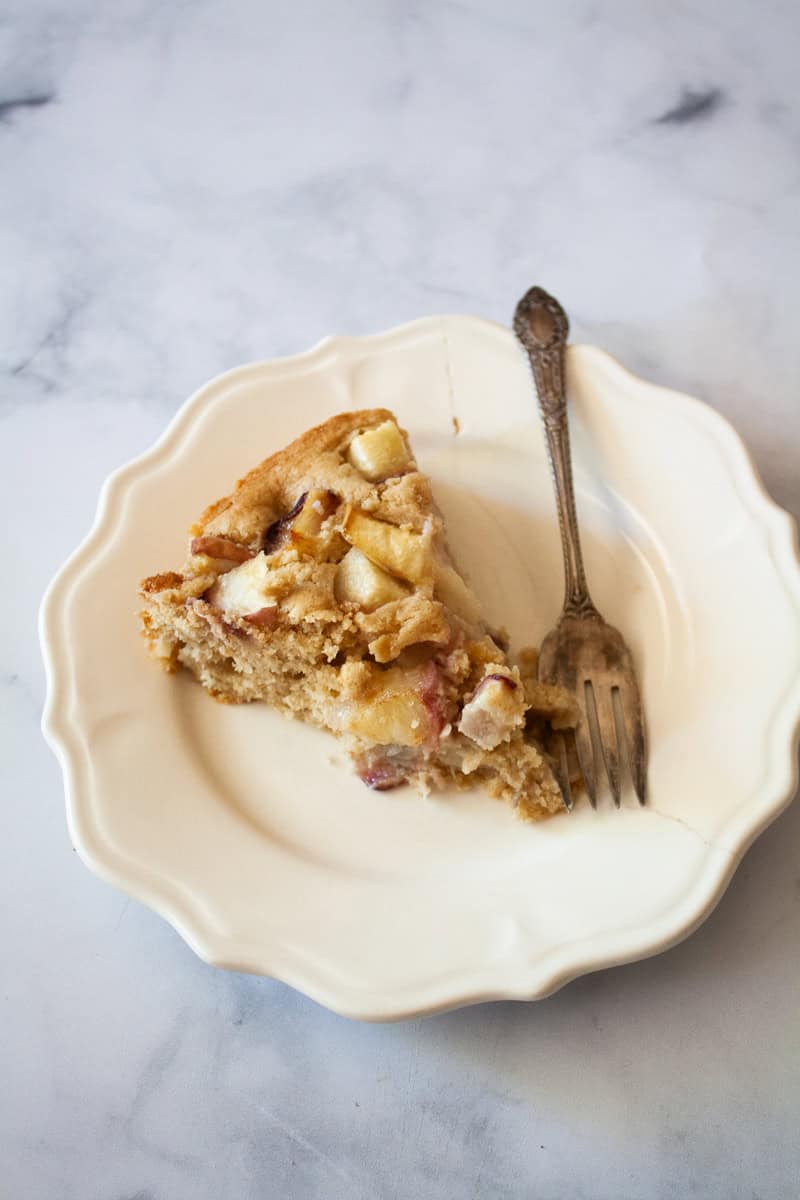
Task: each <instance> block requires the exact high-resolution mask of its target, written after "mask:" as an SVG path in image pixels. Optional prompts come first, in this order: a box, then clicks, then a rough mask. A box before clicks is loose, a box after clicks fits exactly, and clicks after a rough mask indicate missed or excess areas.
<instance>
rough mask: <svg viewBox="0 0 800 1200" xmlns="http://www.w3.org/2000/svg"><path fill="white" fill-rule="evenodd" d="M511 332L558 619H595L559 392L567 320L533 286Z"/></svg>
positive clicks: (563, 405)
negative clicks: (536, 452) (547, 483)
mask: <svg viewBox="0 0 800 1200" xmlns="http://www.w3.org/2000/svg"><path fill="white" fill-rule="evenodd" d="M514 332H515V334H516V335H517V337H518V339H519V341H520V342H521V343H522V345H523V346H524V348H525V350H526V351H527V354H528V358H529V359H530V364H531V370H532V371H533V378H534V381H535V383H536V393H537V395H538V397H539V407H540V408H541V410H542V416H543V418H544V428H545V436H546V438H547V451H548V454H549V457H550V468H551V470H552V473H553V483H554V485H555V491H556V504H557V506H558V524H559V529H560V530H561V549H562V552H563V555H564V611H563V616H565V617H590V616H592V615H597V610H596V609H595V606H594V604H593V603H592V599H591V596H590V595H589V589H588V587H587V586H586V574H585V572H584V569H583V554H582V553H581V540H580V535H579V533H578V517H577V513H576V511H575V489H574V486H573V482H572V461H571V458H570V448H569V426H568V424H567V397H566V392H565V390H564V348H565V346H566V342H567V335H568V334H569V321H568V320H567V314H566V313H565V312H564V310H563V308H562V307H561V305H560V304H559V303H558V301H557V300H554V299H553V297H552V296H549V295H548V294H547V292H545V291H544V290H543V289H542V288H539V287H534V288H531V289H530V291H529V292H526V293H525V295H524V296H523V297H522V299H521V300H520V302H519V304H518V305H517V310H516V312H515V314H514Z"/></svg>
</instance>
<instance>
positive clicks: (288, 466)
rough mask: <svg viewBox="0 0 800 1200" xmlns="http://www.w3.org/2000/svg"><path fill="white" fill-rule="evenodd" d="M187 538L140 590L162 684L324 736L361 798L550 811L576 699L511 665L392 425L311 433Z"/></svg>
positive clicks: (347, 418)
mask: <svg viewBox="0 0 800 1200" xmlns="http://www.w3.org/2000/svg"><path fill="white" fill-rule="evenodd" d="M191 534H192V540H191V543H190V546H189V556H188V558H187V560H186V562H185V563H184V565H183V567H182V568H181V570H180V572H177V571H168V572H166V573H164V574H160V575H153V576H151V577H150V578H148V579H145V580H144V581H143V582H142V585H141V597H142V599H143V601H144V609H143V611H142V614H141V620H142V627H143V632H144V635H145V637H146V638H147V640H148V642H149V645H150V649H151V651H152V653H153V654H154V655H155V657H156V658H157V659H158V660H159V662H160V663H161V664H162V666H163V667H165V668H166V669H167V670H168V671H173V670H175V669H176V668H177V667H178V666H183V667H186V668H187V669H188V670H190V671H191V672H192V673H193V674H194V675H195V676H196V677H197V679H198V680H199V681H200V682H201V683H202V684H203V686H204V687H205V688H206V689H207V690H208V691H209V692H210V693H211V695H212V696H214V697H215V698H216V699H217V700H223V701H225V702H228V703H241V702H245V701H250V700H265V701H266V702H267V703H268V704H271V705H272V706H273V707H275V708H279V709H281V710H282V711H283V712H285V713H288V714H290V715H291V716H294V717H299V718H300V719H301V720H304V721H309V722H311V723H312V724H314V725H319V726H321V727H322V728H324V729H327V730H330V731H331V732H332V733H334V734H336V735H337V736H339V737H340V738H342V739H344V741H345V742H346V744H347V747H348V750H349V752H350V755H351V757H352V759H353V762H354V764H355V769H356V771H357V773H358V774H359V776H360V777H361V779H363V781H364V782H365V783H366V784H368V785H369V786H370V787H372V788H376V789H379V790H383V789H387V788H392V787H395V786H397V785H398V784H402V783H411V784H414V785H416V786H418V787H421V788H423V789H428V788H430V787H435V786H437V785H444V784H452V783H456V784H458V785H459V786H465V785H469V784H473V783H481V784H483V785H485V787H486V788H487V790H488V791H489V792H490V793H491V794H492V795H496V796H501V797H503V798H505V799H507V800H509V801H510V802H511V803H512V804H513V805H515V806H516V808H517V810H518V812H519V813H520V814H521V815H522V816H525V817H529V818H530V817H540V816H545V815H547V814H548V813H552V812H555V811H557V810H559V809H560V808H561V806H562V800H561V794H560V791H559V788H558V786H557V784H556V781H555V779H554V776H553V773H552V771H551V768H550V764H549V761H548V758H547V755H546V753H545V752H544V749H543V741H544V739H546V737H547V732H548V724H549V723H550V722H552V723H553V724H554V725H559V724H562V725H563V724H568V723H569V722H570V719H571V711H570V702H569V700H568V699H567V698H566V697H565V696H563V695H562V694H561V693H559V692H558V691H557V690H555V689H552V688H543V687H541V686H540V685H537V684H535V683H534V682H532V679H531V677H530V673H529V675H528V677H523V676H521V675H520V671H519V669H518V668H517V667H516V666H512V665H511V664H510V663H509V661H508V658H507V657H506V652H505V651H506V646H505V641H504V638H503V637H502V636H501V635H500V634H498V633H497V632H494V631H492V630H491V629H490V628H489V626H488V625H487V624H486V622H485V620H484V618H483V616H482V613H481V607H480V604H479V602H478V599H477V597H476V596H475V594H474V592H473V591H472V589H471V588H470V586H469V585H468V584H467V583H466V582H465V580H464V578H463V577H462V575H460V574H459V572H458V569H457V568H456V566H455V564H454V562H453V558H452V556H451V554H450V551H449V549H448V546H447V540H446V536H445V530H444V524H443V521H442V516H441V513H440V512H439V510H438V509H437V507H436V503H435V501H434V499H433V496H432V494H431V487H430V483H429V482H428V479H427V478H426V477H425V475H423V474H422V473H421V472H420V471H419V469H418V468H417V466H416V463H415V462H414V458H413V455H412V453H411V448H410V446H409V442H408V438H407V435H406V434H405V432H404V431H403V430H401V429H400V428H399V426H398V424H397V422H396V420H395V418H394V416H393V415H392V413H390V412H388V411H387V410H385V409H373V410H369V411H365V412H354V413H343V414H341V415H340V416H336V417H331V419H330V420H329V421H326V422H325V424H324V425H320V426H318V427H317V428H316V429H311V430H309V431H308V432H307V433H305V434H303V436H302V437H300V438H298V439H297V441H295V442H293V443H292V444H291V445H290V446H288V447H287V448H286V449H285V450H282V451H280V452H279V453H277V454H274V455H273V456H272V457H271V458H268V459H266V461H265V462H263V463H261V465H260V466H258V467H256V468H255V469H254V470H253V471H251V472H250V473H249V475H246V476H245V477H244V479H242V480H240V481H239V483H238V484H237V486H236V489H235V490H234V491H233V492H232V493H231V495H230V496H226V497H225V498H224V499H222V500H218V501H217V502H216V504H212V505H211V507H210V508H208V509H207V510H206V512H205V513H204V514H203V516H202V517H201V518H200V520H199V521H198V523H197V524H196V525H195V526H193V528H192V530H191Z"/></svg>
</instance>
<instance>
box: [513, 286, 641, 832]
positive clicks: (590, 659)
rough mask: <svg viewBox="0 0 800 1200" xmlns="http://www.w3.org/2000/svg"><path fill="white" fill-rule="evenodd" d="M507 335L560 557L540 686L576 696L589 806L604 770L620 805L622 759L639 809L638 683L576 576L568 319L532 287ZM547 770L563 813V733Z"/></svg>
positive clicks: (568, 796)
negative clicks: (523, 377)
mask: <svg viewBox="0 0 800 1200" xmlns="http://www.w3.org/2000/svg"><path fill="white" fill-rule="evenodd" d="M514 333H515V334H516V335H517V338H518V339H519V341H520V342H521V343H522V346H523V348H524V349H525V350H526V352H527V354H528V358H529V359H530V364H531V369H532V370H533V378H534V381H535V383H536V391H537V393H538V396H539V407H540V409H541V413H542V418H543V420H544V429H545V436H546V438H547V450H548V454H549V456H550V466H551V468H552V472H553V482H554V484H555V492H556V503H557V506H558V523H559V527H560V530H561V548H562V550H563V553H564V607H563V610H562V613H561V616H560V618H559V621H558V624H557V625H556V627H555V628H554V629H552V630H551V631H550V633H548V635H547V637H546V638H545V639H544V641H543V643H542V648H541V652H540V656H539V679H540V680H542V681H543V682H546V683H557V684H560V686H561V687H563V688H565V689H566V690H567V691H569V692H571V693H572V695H573V696H574V697H575V699H576V701H577V704H578V709H579V711H580V718H579V721H578V724H577V727H576V729H575V732H574V738H575V750H576V753H577V756H578V762H579V763H580V768H581V774H582V776H583V781H584V785H585V787H586V791H587V793H588V795H589V800H590V801H591V804H592V807H593V808H596V807H597V794H598V778H599V777H600V776H601V775H602V773H603V770H604V769H605V774H606V776H607V777H608V782H609V786H610V788H611V794H612V796H613V797H614V803H615V804H616V806H617V808H619V805H620V796H621V779H622V768H623V759H627V762H628V768H629V771H630V774H631V778H632V781H633V787H634V790H635V792H636V795H637V796H638V798H639V803H640V804H644V802H645V785H646V777H647V746H646V741H645V731H644V717H643V713H642V701H641V696H640V693H639V684H638V682H637V679H636V671H635V669H634V666H633V659H632V658H631V653H630V650H629V649H628V647H627V646H626V644H625V641H624V639H623V637H622V634H621V633H620V632H619V631H618V630H617V629H614V627H613V626H612V625H609V624H608V623H607V622H606V621H604V620H603V618H602V617H601V616H600V613H599V612H598V611H597V609H596V608H595V606H594V604H593V603H592V599H591V597H590V595H589V589H588V587H587V586H586V576H585V573H584V569H583V555H582V554H581V543H580V537H579V535H578V519H577V515H576V511H575V492H574V488H573V484H572V463H571V460H570V449H569V427H568V425H567V398H566V392H565V389H564V348H565V346H566V341H567V335H568V333H569V322H568V320H567V315H566V313H565V312H564V310H563V308H562V307H561V305H560V304H559V303H558V301H557V300H554V299H553V297H552V296H548V294H547V292H545V291H543V290H542V288H538V287H535V288H531V290H530V291H529V292H527V293H526V294H525V295H524V296H523V297H522V299H521V300H520V302H519V304H518V305H517V308H516V312H515V313H514ZM554 759H555V762H554V769H555V775H556V779H557V780H558V785H559V787H560V788H561V795H562V796H563V799H564V805H565V807H566V808H567V809H569V810H571V809H572V803H573V800H572V789H571V787H570V778H569V776H570V772H569V757H568V748H567V742H566V740H565V737H564V735H563V734H556V735H555V741H554Z"/></svg>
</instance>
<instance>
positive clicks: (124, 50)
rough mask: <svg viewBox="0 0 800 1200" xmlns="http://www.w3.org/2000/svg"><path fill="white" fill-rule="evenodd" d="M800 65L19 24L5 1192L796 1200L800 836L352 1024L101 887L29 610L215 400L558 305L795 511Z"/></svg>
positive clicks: (645, 25)
mask: <svg viewBox="0 0 800 1200" xmlns="http://www.w3.org/2000/svg"><path fill="white" fill-rule="evenodd" d="M799 52H800V25H798V20H797V11H796V4H795V3H794V2H793V0H786V2H784V3H779V2H778V0H771V2H769V0H763V2H762V3H759V4H756V3H755V0H752V2H748V0H726V3H724V4H723V3H721V2H720V3H717V2H716V0H698V2H697V3H695V4H693V5H688V4H678V3H670V2H668V0H650V2H648V3H644V4H642V3H635V2H634V0H611V2H610V3H608V4H597V3H592V2H590V0H584V2H578V0H575V2H572V0H570V2H567V3H559V4H556V3H549V4H545V3H530V2H528V3H523V2H522V0H515V2H498V3H496V4H492V3H490V0H444V2H441V3H440V2H438V0H432V2H431V3H429V4H422V3H417V2H416V0H386V2H384V3H380V4H378V3H369V0H352V2H347V3H342V4H338V5H323V4H313V3H310V2H309V0H296V2H295V3H294V4H292V5H279V4H277V3H275V0H271V2H268V3H259V2H258V0H249V2H248V0H232V2H230V3H226V4H224V5H223V4H221V3H216V4H215V3H212V2H210V0H197V2H196V3H192V4H188V3H181V4H178V3H173V4H163V5H159V4H154V3H147V2H146V0H119V2H118V3H115V4H105V3H101V2H100V0H71V2H70V3H69V4H64V3H58V0H27V3H25V4H17V5H12V6H11V9H10V11H7V13H6V15H5V17H4V19H3V22H2V26H0V53H2V62H3V69H2V72H1V73H0V180H2V184H0V213H2V219H1V220H0V242H1V244H2V250H1V251H0V279H2V287H0V379H1V380H2V382H1V383H0V405H1V406H2V407H1V410H0V411H1V419H2V425H1V426H0V428H2V447H3V471H2V475H1V476H0V489H1V490H2V503H3V511H4V512H5V514H6V545H7V549H6V551H5V554H4V557H5V561H6V563H7V564H8V562H9V551H10V555H11V560H10V561H11V568H12V573H11V586H9V587H6V588H5V589H4V590H3V592H2V600H1V601H0V605H1V607H0V613H2V621H1V622H0V645H1V646H2V661H1V668H0V669H1V671H2V679H1V681H0V682H1V683H2V687H1V689H0V699H1V700H2V706H3V719H2V737H3V753H2V756H0V772H1V773H2V779H3V790H2V795H3V808H2V813H3V816H2V822H3V836H2V839H0V895H2V903H1V904H0V928H2V938H3V943H2V944H3V965H2V968H0V1004H1V1005H2V1007H1V1008H0V1013H2V1034H1V1035H0V1080H1V1081H2V1100H0V1162H1V1163H2V1182H0V1193H2V1195H3V1196H4V1197H5V1196H8V1197H9V1198H11V1197H14V1198H17V1197H20V1198H21V1197H25V1200H45V1198H47V1200H51V1198H52V1197H56V1196H57V1197H59V1198H60V1200H123V1198H127V1200H133V1198H134V1197H135V1198H136V1200H168V1198H169V1200H171V1198H183V1197H187V1198H188V1197H191V1198H192V1200H205V1198H208V1200H220V1198H222V1197H231V1198H235V1200H240V1198H247V1197H253V1198H255V1197H258V1198H261V1197H287V1198H292V1200H294V1198H297V1200H316V1198H319V1200H339V1198H341V1200H345V1198H346V1200H356V1198H364V1200H373V1198H375V1200H384V1198H385V1200H401V1198H403V1197H413V1198H414V1200H452V1198H453V1197H462V1196H463V1197H477V1198H480V1200H483V1198H485V1197H520V1198H522V1197H525V1198H526V1200H527V1198H530V1197H536V1198H537V1200H539V1198H541V1200H548V1198H550V1197H554V1198H555V1197H558V1198H559V1200H581V1198H585V1200H606V1198H607V1200H627V1198H630V1200H668V1198H671V1197H685V1196H689V1195H702V1196H703V1197H706V1198H708V1200H717V1198H718V1200H729V1198H730V1197H732V1196H736V1197H739V1196H741V1197H747V1198H748V1200H750V1198H751V1197H752V1198H754V1200H755V1198H758V1200H779V1198H784V1197H785V1198H787V1200H788V1198H789V1197H794V1196H795V1195H796V1184H797V1171H798V1168H799V1167H800V1163H799V1162H798V1143H797V1126H798V1118H800V1081H799V1079H798V1070H797V1064H798V1053H799V1052H800V1040H799V1039H800V1023H798V1010H797V996H798V989H799V988H800V955H798V945H800V874H798V853H797V849H798V844H799V840H800V807H798V806H795V807H794V808H793V809H790V810H789V812H788V813H787V814H786V815H785V816H784V817H783V818H782V819H781V820H780V821H778V823H777V824H776V825H775V826H773V827H772V828H771V829H770V830H769V831H768V832H767V833H766V834H765V835H764V836H763V837H762V838H761V839H760V841H759V842H758V843H757V845H756V846H755V847H754V848H753V849H752V851H751V852H750V853H749V854H748V856H747V858H746V860H745V862H744V864H743V866H742V867H741V869H740V870H739V872H738V874H737V876H736V878H735V880H734V882H733V884H732V885H731V887H730V890H729V892H728V894H727V895H726V896H725V898H724V899H723V901H722V903H721V904H720V906H719V908H718V909H717V911H716V912H715V914H714V915H713V916H712V917H711V918H710V920H709V921H708V922H707V923H706V925H705V926H704V927H703V928H702V929H701V930H700V931H699V932H698V933H696V934H695V935H694V936H693V937H692V938H691V939H690V940H689V941H687V942H686V943H684V944H683V945H682V946H680V947H678V948H677V949H675V950H673V951H671V952H670V953H668V954H665V955H662V956H661V957H660V958H657V959H653V960H650V961H648V962H644V963H640V964H637V965H633V966H628V967H625V968H620V969H617V970H613V971H608V972H605V973H602V974H598V975H596V976H593V977H590V978H586V979H584V980H582V981H579V982H577V983H574V984H572V985H570V986H569V987H568V988H567V989H566V990H564V991H563V992H562V993H561V994H559V995H556V996H554V997H552V998H551V999H549V1000H547V1001H545V1002H542V1003H539V1004H535V1005H524V1004H497V1005H492V1006H481V1007H477V1008H474V1009H471V1010H467V1011H463V1012H460V1013H454V1014H450V1015H447V1016H440V1017H436V1018H432V1019H429V1020H424V1021H416V1022H410V1023H405V1024H400V1025H396V1026H385V1027H381V1026H362V1025H358V1024H356V1023H353V1022H350V1021H347V1020H344V1019H341V1018H338V1017H335V1016H332V1015H330V1014H328V1013H326V1012H325V1011H323V1010H321V1009H319V1008H318V1007H317V1006H316V1005H314V1004H313V1003H312V1002H310V1001H308V1000H306V999H304V998H303V997H302V996H299V995H297V994H295V993H293V992H292V991H290V990H289V989H288V988H286V987H284V986H283V985H281V984H278V983H274V982H271V981H267V980H259V979H253V978H246V977H239V976H236V975H232V974H226V973H223V972H221V971H215V970H212V969H211V968H209V967H206V966H204V965H203V964H202V963H201V962H199V961H198V960H196V959H195V958H194V957H193V955H192V954H191V952H190V951H189V950H188V949H187V948H186V947H185V946H184V945H183V943H182V942H181V941H180V939H179V938H178V936H177V935H176V934H175V933H173V932H172V930H171V929H170V928H169V927H168V926H167V925H166V924H165V923H164V922H162V921H161V920H160V919H159V918H158V917H156V916H155V915H154V914H152V913H150V912H149V911H147V910H145V909H144V908H142V907H140V906H139V905H138V904H136V903H133V902H129V901H128V900H126V899H125V897H123V896H121V895H119V894H118V893H117V892H115V891H114V890H112V889H111V888H110V887H108V886H106V885H104V884H103V883H101V882H99V881H98V880H96V879H95V878H93V877H92V876H91V875H90V874H89V873H88V872H87V871H86V870H85V868H84V867H83V866H82V865H81V864H80V862H79V861H78V859H77V857H76V856H75V855H74V853H73V852H72V850H71V847H70V845H69V840H68V836H67V832H66V828H65V822H64V816H63V799H62V783H61V776H60V772H59V769H58V767H57V765H56V762H55V759H54V758H53V756H52V754H51V753H50V752H49V750H47V749H46V747H45V746H44V744H43V742H42V740H41V736H40V733H39V714H40V710H41V706H42V701H43V692H44V680H43V671H42V666H41V662H40V656H39V650H38V646H37V640H36V628H35V626H36V617H35V613H36V607H37V604H38V600H39V597H40V595H41V592H42V590H43V588H44V586H45V584H46V583H47V581H48V579H49V577H50V576H51V575H52V573H53V572H54V570H55V569H56V567H57V566H58V565H59V564H60V562H61V561H62V560H63V558H64V557H65V556H66V555H67V553H68V552H69V551H70V550H71V549H72V548H73V547H74V545H75V544H76V543H77V541H78V540H79V539H80V538H81V537H82V536H83V534H84V533H85V532H86V530H87V528H88V526H89V524H90V522H91V519H92V515H93V512H94V507H95V502H96V499H97V493H98V489H99V487H100V484H101V482H102V480H103V479H104V477H105V476H106V475H107V474H108V473H109V472H110V471H111V470H112V469H113V468H114V467H116V466H117V465H119V464H120V463H121V462H123V461H125V460H127V459H128V458H130V457H131V456H133V455H134V454H136V453H138V452H139V451H141V450H142V449H143V448H144V447H146V446H147V445H148V444H149V443H150V442H152V441H153V439H154V438H155V437H156V436H157V435H158V434H159V433H160V431H161V430H162V428H163V426H164V424H165V422H166V421H167V419H168V418H169V416H170V415H171V414H172V413H173V412H174V411H175V409H176V408H177V407H178V405H179V404H180V403H181V401H182V400H183V399H184V398H185V396H186V395H187V394H188V393H189V392H191V391H192V390H193V389H194V388H195V387H196V386H197V385H199V384H200V383H201V382H203V381H204V380H205V379H206V378H207V377H209V376H211V375H213V374H215V373H217V372H219V371H222V370H224V369H225V368H228V367H231V366H233V365H235V364H238V363H240V362H242V361H245V360H248V359H252V358H261V357H270V356H273V355H276V354H284V353H288V352H291V351H295V350H300V349H304V348H305V347H307V346H309V345H310V344H311V343H313V342H314V341H316V340H317V339H318V338H319V337H320V336H321V335H323V334H325V333H329V332H351V333H352V332H362V331H363V332H367V331H373V330H376V329H380V328H384V327H387V326H389V325H392V324H395V323H398V322H400V321H403V320H406V319H408V318H412V317H415V316H418V315H421V314H424V313H430V312H442V311H450V312H475V313H479V314H482V315H485V316H489V317H493V318H496V319H499V320H503V321H505V320H508V318H509V316H510V313H511V311H512V309H513V305H514V302H515V301H516V299H517V297H518V296H519V295H520V294H521V293H522V291H523V290H524V289H525V288H526V287H527V286H528V285H529V284H530V283H532V282H540V283H542V284H544V285H545V286H547V287H549V288H550V289H551V290H552V291H554V292H555V293H556V294H557V295H558V296H559V297H560V298H561V299H562V300H563V302H564V303H565V305H566V306H567V307H568V309H569V311H570V313H571V314H572V316H573V328H574V333H575V335H576V337H577V338H579V339H582V340H588V341H595V342H597V343H599V344H601V345H603V346H605V347H606V348H608V349H609V350H611V351H612V352H613V353H615V354H617V355H618V356H619V357H620V358H621V359H622V360H623V361H624V362H625V363H627V364H628V365H629V366H630V367H631V368H632V369H633V370H635V371H637V372H639V373H641V374H643V375H645V376H646V377H649V378H652V379H656V380H658V381H661V382H664V383H668V384H670V385H672V386H675V387H678V388H681V389H683V390H687V391H690V392H693V393H695V394H697V395H699V396H701V397H703V398H704V399H706V400H709V401H710V402H711V403H712V404H714V405H716V406H717V407H718V408H719V409H720V410H721V411H722V412H724V413H725V414H726V415H728V416H729V417H730V418H731V419H732V420H733V421H734V423H735V424H736V425H737V426H738V427H739V429H740V431H741V432H742V433H743V434H744V436H745V437H746V439H747V440H748V442H749V444H750V446H751V448H752V451H753V453H754V456H755V458H756V461H757V463H758V465H759V467H760V469H761V472H762V474H763V476H764V478H765V480H766V482H767V485H768V486H769V488H770V489H771V491H772V493H773V494H774V496H775V497H776V498H777V499H778V500H779V501H780V502H781V503H782V504H784V505H785V506H786V507H788V508H790V509H792V510H793V511H794V512H795V513H797V512H798V511H800V471H798V464H799V463H800V403H798V395H797V384H798V378H800V371H799V370H798V368H800V354H799V353H798V344H799V343H798V337H797V331H796V327H795V326H796V320H797V314H798V312H800V226H799V225H798V212H800V175H798V158H797V144H798V137H800V102H799V101H798V91H797V74H796V72H797V61H798V54H799ZM679 474H680V465H679V464H676V480H679ZM632 902H634V903H635V897H633V898H632Z"/></svg>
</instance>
